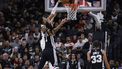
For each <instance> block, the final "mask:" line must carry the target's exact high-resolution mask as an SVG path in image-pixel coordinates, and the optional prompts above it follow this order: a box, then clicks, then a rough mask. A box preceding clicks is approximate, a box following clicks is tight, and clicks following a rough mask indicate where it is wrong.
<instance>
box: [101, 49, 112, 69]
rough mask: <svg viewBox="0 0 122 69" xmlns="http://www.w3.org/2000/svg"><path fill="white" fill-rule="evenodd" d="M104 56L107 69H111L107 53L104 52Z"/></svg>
mask: <svg viewBox="0 0 122 69" xmlns="http://www.w3.org/2000/svg"><path fill="white" fill-rule="evenodd" d="M102 54H103V60H104V62H105V66H106V68H107V69H110V65H109V63H108V59H107V56H106V52H105V51H102Z"/></svg>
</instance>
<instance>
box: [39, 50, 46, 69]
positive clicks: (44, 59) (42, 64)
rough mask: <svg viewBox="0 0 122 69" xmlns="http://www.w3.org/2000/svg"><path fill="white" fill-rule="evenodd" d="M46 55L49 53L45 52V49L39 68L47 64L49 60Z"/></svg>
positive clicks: (41, 68)
mask: <svg viewBox="0 0 122 69" xmlns="http://www.w3.org/2000/svg"><path fill="white" fill-rule="evenodd" d="M46 55H47V54H45V53H44V51H43V53H42V56H41V60H40V63H39V66H38V69H43V67H44V65H45V63H46V61H47V58H46Z"/></svg>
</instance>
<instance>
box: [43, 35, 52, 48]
mask: <svg viewBox="0 0 122 69" xmlns="http://www.w3.org/2000/svg"><path fill="white" fill-rule="evenodd" d="M45 39H46V40H45V49H48V48H53V46H52V42H51V36H47V37H46V38H45Z"/></svg>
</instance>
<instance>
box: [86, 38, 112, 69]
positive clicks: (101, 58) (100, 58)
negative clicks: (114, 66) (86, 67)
mask: <svg viewBox="0 0 122 69" xmlns="http://www.w3.org/2000/svg"><path fill="white" fill-rule="evenodd" d="M87 60H88V62H89V63H90V65H91V69H103V68H102V67H103V66H102V64H103V62H105V66H106V68H107V69H110V65H109V63H108V60H107V56H106V52H105V51H104V50H101V42H99V41H97V40H96V41H94V42H93V48H92V50H90V51H88V53H87Z"/></svg>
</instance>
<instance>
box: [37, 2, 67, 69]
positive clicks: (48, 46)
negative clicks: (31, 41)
mask: <svg viewBox="0 0 122 69" xmlns="http://www.w3.org/2000/svg"><path fill="white" fill-rule="evenodd" d="M58 3H59V1H58V2H57V3H56V5H55V7H54V8H53V10H52V12H51V15H49V17H48V18H43V29H45V32H44V35H45V49H44V50H43V51H42V56H41V60H40V63H39V67H38V69H43V67H44V65H45V62H46V61H49V62H51V64H52V66H53V65H55V61H56V60H55V57H54V55H55V54H54V46H55V45H54V44H55V42H54V38H53V36H54V35H55V33H56V32H57V31H58V30H59V29H60V28H61V27H62V26H63V24H64V23H66V22H67V19H66V18H65V19H63V20H62V21H61V23H60V24H59V25H58V26H57V27H56V28H53V27H52V21H53V19H54V17H55V12H56V7H57V6H58ZM44 26H45V27H44Z"/></svg>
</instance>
